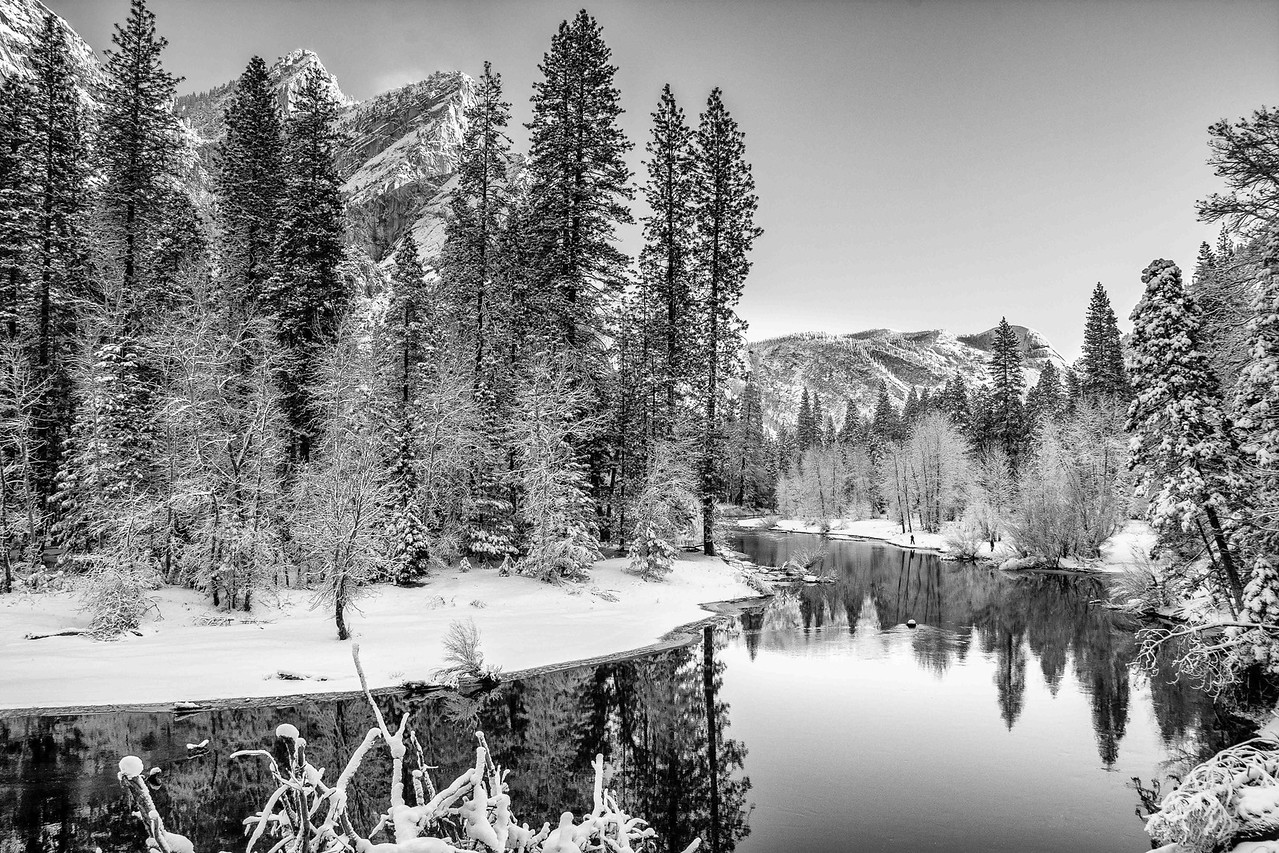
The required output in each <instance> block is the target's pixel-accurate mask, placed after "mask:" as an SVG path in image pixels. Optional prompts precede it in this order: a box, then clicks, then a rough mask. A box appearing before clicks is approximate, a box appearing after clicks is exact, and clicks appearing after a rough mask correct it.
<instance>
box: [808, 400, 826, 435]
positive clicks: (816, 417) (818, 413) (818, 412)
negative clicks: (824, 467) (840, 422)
mask: <svg viewBox="0 0 1279 853" xmlns="http://www.w3.org/2000/svg"><path fill="white" fill-rule="evenodd" d="M825 424H826V412H824V411H823V410H822V398H821V395H819V394H818V393H817V392H816V391H814V392H813V421H812V439H811V440H812V444H811V445H810V446H812V447H821V446H822V440H823V439H824V438H825V434H824V433H823V432H822V427H823V426H825Z"/></svg>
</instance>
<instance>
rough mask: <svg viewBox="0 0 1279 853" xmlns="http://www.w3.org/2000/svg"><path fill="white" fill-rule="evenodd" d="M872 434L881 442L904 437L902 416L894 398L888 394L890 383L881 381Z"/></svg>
mask: <svg viewBox="0 0 1279 853" xmlns="http://www.w3.org/2000/svg"><path fill="white" fill-rule="evenodd" d="M870 431H871V435H873V436H874V437H875V438H876V439H878V440H879V441H880V442H889V441H898V440H900V439H901V438H902V422H901V416H900V414H898V412H897V407H896V406H894V405H893V400H892V398H891V397H889V396H888V385H887V384H885V383H884V382H882V381H881V382H880V383H879V397H878V398H877V399H876V400H875V411H874V413H873V414H872V415H871V426H870Z"/></svg>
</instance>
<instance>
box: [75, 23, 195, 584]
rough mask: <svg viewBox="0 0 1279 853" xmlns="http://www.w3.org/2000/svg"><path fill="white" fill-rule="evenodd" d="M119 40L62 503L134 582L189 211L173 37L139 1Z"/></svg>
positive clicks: (109, 68) (100, 150)
mask: <svg viewBox="0 0 1279 853" xmlns="http://www.w3.org/2000/svg"><path fill="white" fill-rule="evenodd" d="M112 40H113V42H114V44H115V49H114V50H109V51H107V61H106V64H105V67H104V72H105V94H104V97H103V99H102V104H103V109H102V112H101V114H100V115H99V120H98V127H97V145H96V146H95V153H96V156H97V164H98V170H99V172H100V175H101V181H100V188H99V191H98V194H97V201H98V206H97V215H96V217H95V219H94V222H95V226H96V228H95V233H94V235H93V236H94V241H93V242H94V246H95V250H96V255H97V257H96V259H95V261H96V263H95V267H96V269H97V270H98V272H99V275H100V284H101V287H100V289H99V292H100V294H101V298H100V299H99V300H98V303H97V309H96V310H95V312H94V314H93V315H92V316H91V317H82V318H80V323H81V325H82V326H85V327H86V329H85V331H86V333H87V340H88V341H89V351H88V352H87V353H86V354H85V355H84V356H83V363H82V364H81V365H80V366H79V367H78V369H77V370H76V376H75V386H76V387H75V392H74V404H75V407H76V414H75V418H74V425H73V427H72V430H71V436H70V439H69V441H68V447H67V452H66V454H65V458H66V464H65V465H64V466H63V467H62V470H60V471H59V472H58V485H57V491H58V498H57V502H58V506H59V510H60V512H61V514H62V516H63V517H62V518H60V519H59V531H60V532H59V535H60V537H61V538H62V539H63V541H64V542H65V543H66V544H67V546H68V548H69V553H70V554H72V555H75V553H76V552H78V551H79V552H83V551H84V550H86V549H93V550H96V551H99V552H100V554H101V560H100V561H99V562H101V563H102V565H101V566H99V568H102V567H103V566H106V567H107V568H104V569H103V570H104V571H107V572H108V573H109V574H110V575H111V577H113V578H115V581H113V582H116V581H118V582H119V583H122V584H124V585H125V586H127V585H128V584H129V583H131V581H128V579H127V575H128V573H129V572H135V571H138V570H140V568H139V567H140V566H141V565H142V562H141V561H140V559H139V558H138V557H137V554H136V553H135V552H136V551H137V549H145V548H147V547H148V544H149V543H148V541H147V540H148V539H149V538H151V537H153V536H154V535H155V530H156V524H155V522H154V519H153V518H151V516H152V515H153V513H154V512H155V511H156V507H157V500H158V498H157V496H156V494H155V492H156V486H157V485H158V484H159V482H160V481H161V477H160V474H159V472H158V471H157V470H156V453H155V437H156V424H155V410H154V398H155V392H156V386H157V382H158V379H159V376H158V374H157V370H156V365H154V364H152V363H151V359H152V353H151V352H150V350H149V348H148V345H147V340H148V337H149V335H150V333H151V332H152V331H153V328H152V327H153V325H154V320H155V318H156V317H157V316H159V315H160V314H161V312H163V311H164V310H165V309H166V306H168V305H170V304H171V297H172V295H173V294H172V288H170V287H169V286H168V285H169V284H170V282H169V281H168V278H167V275H165V274H164V273H166V272H167V271H168V267H169V266H170V264H171V261H172V257H170V256H169V255H168V253H169V252H171V251H173V250H174V245H175V244H174V243H173V241H171V240H169V239H166V238H167V237H169V236H171V235H172V233H173V226H174V225H175V222H174V217H175V213H177V212H179V211H180V210H182V209H184V207H183V204H182V203H181V199H178V198H177V196H179V195H180V191H179V190H178V188H177V186H176V183H175V179H174V172H175V164H176V157H177V152H178V145H179V142H178V123H177V119H176V118H175V117H174V115H173V112H172V104H173V94H174V89H175V87H176V85H177V78H175V77H174V76H173V75H171V74H169V73H168V72H167V71H165V70H164V68H163V66H162V65H161V63H160V53H161V52H162V51H163V50H164V48H165V46H166V45H167V41H166V40H165V39H163V38H160V37H159V36H158V35H157V34H156V30H155V16H154V15H153V14H152V13H151V12H150V11H149V10H148V9H147V7H146V3H145V1H144V0H133V2H132V3H131V5H130V9H129V17H128V19H127V20H126V21H125V23H124V24H123V25H120V24H117V25H116V29H115V34H114V35H113V36H112ZM185 209H186V210H188V211H189V209H190V205H189V203H187V204H186V205H185ZM192 242H196V243H197V244H198V241H186V246H185V247H182V248H180V251H183V252H185V251H188V250H189V248H190V245H191V243H192ZM117 533H118V534H119V535H118V536H117ZM120 548H124V549H125V550H124V551H121V550H119V549H120ZM103 561H105V562H103ZM117 569H118V570H119V571H117ZM126 581H128V582H126Z"/></svg>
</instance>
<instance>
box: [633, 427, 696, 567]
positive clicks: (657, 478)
mask: <svg viewBox="0 0 1279 853" xmlns="http://www.w3.org/2000/svg"><path fill="white" fill-rule="evenodd" d="M691 458H692V454H691V452H690V451H689V448H687V447H685V446H684V445H683V444H680V443H677V442H669V441H663V442H658V443H657V444H656V445H654V447H653V449H652V453H651V454H650V456H649V466H648V473H647V475H646V476H645V478H644V484H643V488H642V489H641V491H640V494H639V496H638V497H637V498H636V499H635V505H634V508H633V509H632V512H631V517H632V518H633V519H634V526H633V527H632V529H631V537H630V558H631V561H630V570H631V571H632V572H635V573H636V574H638V575H640V576H641V577H643V578H644V579H645V580H657V579H659V578H661V577H663V576H665V575H666V574H667V573H668V572H669V571H670V570H671V566H672V563H673V562H674V560H675V555H676V553H677V550H678V549H677V548H676V542H677V541H678V540H679V538H680V536H681V535H683V534H684V533H687V532H688V531H689V530H690V525H691V524H692V522H693V519H694V518H697V516H698V514H699V513H700V512H701V507H700V506H699V503H698V498H697V486H696V478H695V474H694V472H693V468H692V466H691V465H690V464H689V463H688V461H687V460H688V459H691Z"/></svg>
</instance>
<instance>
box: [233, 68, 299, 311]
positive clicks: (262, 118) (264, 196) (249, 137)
mask: <svg viewBox="0 0 1279 853" xmlns="http://www.w3.org/2000/svg"><path fill="white" fill-rule="evenodd" d="M283 162H284V140H283V136H282V128H281V119H280V107H279V99H278V97H277V96H276V93H275V87H274V86H272V85H271V81H270V79H269V78H268V77H267V67H266V63H265V62H263V61H262V58H261V57H258V56H255V57H253V58H252V59H250V60H249V64H248V67H246V68H245V69H244V73H243V74H241V75H240V79H239V80H238V81H237V82H236V86H235V93H234V95H232V97H231V103H230V104H229V105H228V106H227V109H226V136H225V138H224V139H223V141H222V144H221V145H220V146H219V150H218V172H217V188H218V213H219V218H220V225H221V231H222V246H221V261H222V264H221V265H222V277H223V282H222V286H223V290H224V293H225V297H226V301H227V303H228V305H229V306H231V307H232V310H233V311H234V312H235V313H236V314H237V315H238V316H239V317H240V319H241V320H243V319H245V318H251V317H254V316H257V315H258V314H259V313H260V312H266V313H269V312H271V311H272V310H273V309H274V307H275V306H272V305H270V304H269V303H268V304H263V302H264V298H265V297H266V295H267V288H268V282H269V280H270V278H271V275H272V271H273V260H274V252H275V245H276V235H277V222H278V216H279V213H280V202H281V199H282V197H283V195H284V180H283V171H282V166H283Z"/></svg>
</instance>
